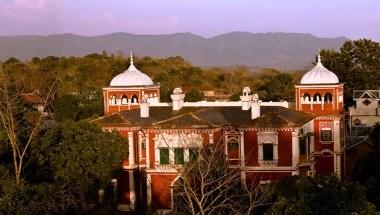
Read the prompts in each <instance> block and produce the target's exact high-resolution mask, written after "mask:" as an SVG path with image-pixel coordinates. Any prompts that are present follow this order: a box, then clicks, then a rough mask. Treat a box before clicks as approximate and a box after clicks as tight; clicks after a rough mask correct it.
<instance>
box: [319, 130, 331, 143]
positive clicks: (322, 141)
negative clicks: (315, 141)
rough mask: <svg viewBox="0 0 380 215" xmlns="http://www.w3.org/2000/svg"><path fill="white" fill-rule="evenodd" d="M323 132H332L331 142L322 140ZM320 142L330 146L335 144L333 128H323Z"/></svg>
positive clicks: (320, 133)
mask: <svg viewBox="0 0 380 215" xmlns="http://www.w3.org/2000/svg"><path fill="white" fill-rule="evenodd" d="M322 131H330V132H331V140H322ZM319 141H320V142H321V143H325V144H329V143H333V142H334V131H333V129H332V128H331V127H321V129H320V132H319Z"/></svg>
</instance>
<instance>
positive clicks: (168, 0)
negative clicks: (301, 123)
mask: <svg viewBox="0 0 380 215" xmlns="http://www.w3.org/2000/svg"><path fill="white" fill-rule="evenodd" d="M232 31H248V32H252V33H266V32H292V33H310V34H313V35H315V36H319V37H339V36H345V37H348V38H350V39H359V38H370V39H373V40H377V41H380V1H379V0H319V1H316V0H0V35H50V34H60V33H73V34H79V35H86V36H93V35H102V34H109V33H113V32H128V33H135V34H170V33H178V32H191V33H194V34H197V35H200V36H203V37H213V36H216V35H219V34H223V33H227V32H232Z"/></svg>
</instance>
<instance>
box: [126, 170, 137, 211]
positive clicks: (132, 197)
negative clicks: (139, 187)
mask: <svg viewBox="0 0 380 215" xmlns="http://www.w3.org/2000/svg"><path fill="white" fill-rule="evenodd" d="M133 172H134V171H133V170H129V171H128V173H129V201H130V202H131V208H132V209H135V204H136V193H135V180H134V177H133V175H134V174H133Z"/></svg>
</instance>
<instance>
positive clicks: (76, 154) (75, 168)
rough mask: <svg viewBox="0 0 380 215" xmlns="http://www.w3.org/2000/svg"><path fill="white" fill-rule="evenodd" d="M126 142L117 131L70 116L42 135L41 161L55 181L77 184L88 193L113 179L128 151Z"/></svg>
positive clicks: (102, 186) (40, 163)
mask: <svg viewBox="0 0 380 215" xmlns="http://www.w3.org/2000/svg"><path fill="white" fill-rule="evenodd" d="M124 143H125V140H124V139H123V138H122V137H120V136H119V135H118V134H117V133H113V132H102V131H101V130H100V129H99V128H98V127H96V126H95V125H94V124H91V123H89V122H85V121H80V122H73V121H69V120H67V121H65V122H63V123H61V124H57V125H56V126H55V127H54V128H52V129H49V130H48V131H47V132H46V134H45V135H44V136H43V138H42V144H41V146H40V147H41V148H40V149H39V150H40V154H39V156H38V162H39V166H40V167H41V168H50V169H51V171H52V172H53V173H54V181H57V182H58V181H59V182H65V183H74V184H78V185H80V187H81V190H83V191H84V192H85V193H88V192H90V191H93V190H94V188H95V187H98V188H104V187H105V186H106V185H107V183H108V182H109V181H110V177H112V173H113V172H114V171H115V169H117V168H118V167H119V165H120V161H121V159H122V158H123V156H124V155H125V153H126V152H125V149H126V147H125V145H124ZM95 190H96V189H95Z"/></svg>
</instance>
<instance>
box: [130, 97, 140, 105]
mask: <svg viewBox="0 0 380 215" xmlns="http://www.w3.org/2000/svg"><path fill="white" fill-rule="evenodd" d="M131 101H132V103H138V102H139V99H138V98H137V96H136V95H133V96H132V98H131Z"/></svg>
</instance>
